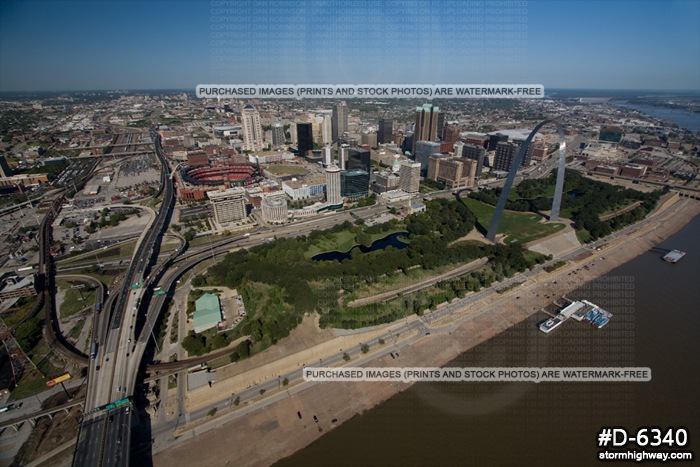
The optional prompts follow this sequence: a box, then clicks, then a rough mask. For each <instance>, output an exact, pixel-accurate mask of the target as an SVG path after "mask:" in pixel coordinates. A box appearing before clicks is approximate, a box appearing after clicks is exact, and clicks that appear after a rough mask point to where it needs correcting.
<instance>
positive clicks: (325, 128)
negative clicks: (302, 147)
mask: <svg viewBox="0 0 700 467" xmlns="http://www.w3.org/2000/svg"><path fill="white" fill-rule="evenodd" d="M332 142H333V124H332V122H331V116H330V115H328V114H326V115H324V116H323V123H321V144H331V143H332Z"/></svg>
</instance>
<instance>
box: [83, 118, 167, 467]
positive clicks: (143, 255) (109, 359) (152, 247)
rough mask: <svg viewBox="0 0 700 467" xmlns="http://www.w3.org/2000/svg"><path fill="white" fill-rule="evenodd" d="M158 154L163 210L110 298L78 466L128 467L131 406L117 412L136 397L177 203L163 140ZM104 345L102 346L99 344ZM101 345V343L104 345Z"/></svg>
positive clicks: (93, 362) (90, 386)
mask: <svg viewBox="0 0 700 467" xmlns="http://www.w3.org/2000/svg"><path fill="white" fill-rule="evenodd" d="M152 136H153V139H154V140H155V141H156V143H155V146H156V154H157V156H158V159H159V161H160V163H161V189H160V190H159V192H158V194H159V195H160V194H162V203H161V205H160V209H159V210H158V212H157V213H156V216H155V217H154V218H153V220H152V222H151V224H150V225H149V226H148V228H147V229H145V230H144V232H143V234H142V235H141V237H140V238H139V240H138V241H137V245H136V249H135V251H134V255H133V257H132V260H131V263H130V265H129V268H128V270H127V273H126V276H125V279H124V282H123V284H122V290H121V291H120V292H119V293H118V294H115V295H116V296H112V297H110V300H108V302H107V303H106V306H105V307H104V308H105V310H104V312H103V313H102V314H101V315H100V318H101V320H100V323H98V324H97V325H96V330H97V332H96V334H95V336H96V340H95V342H96V344H97V346H98V352H97V355H96V356H95V358H93V359H92V360H91V361H90V365H89V377H88V381H89V384H88V396H87V398H86V407H85V413H84V419H83V423H82V425H81V431H80V435H79V439H78V443H77V445H76V454H75V456H74V462H73V465H76V466H82V465H114V466H123V465H128V464H129V445H130V430H131V421H132V419H131V417H132V414H133V412H132V410H131V403H130V402H127V403H126V404H122V405H119V406H118V407H112V406H110V405H109V404H113V403H114V402H116V401H117V400H122V401H123V400H124V399H126V398H130V397H132V396H133V392H134V383H135V378H136V369H138V366H139V364H140V360H138V358H137V357H136V356H135V355H134V349H135V339H136V335H135V327H136V320H137V316H138V312H139V308H140V305H141V301H142V299H143V297H144V292H145V291H146V288H145V286H146V285H145V282H147V280H148V272H149V270H150V268H151V265H152V264H153V263H154V262H155V261H156V260H157V256H158V250H159V246H160V241H161V238H162V234H163V233H164V231H165V230H166V229H167V226H168V223H169V219H170V215H171V212H172V208H173V206H174V202H175V197H174V192H173V186H172V182H171V180H170V179H169V178H168V177H167V173H168V172H169V166H168V163H167V161H166V159H165V157H164V156H163V154H162V148H161V147H160V140H159V138H158V137H157V135H156V134H155V131H152ZM98 339H99V340H98ZM100 340H101V341H100Z"/></svg>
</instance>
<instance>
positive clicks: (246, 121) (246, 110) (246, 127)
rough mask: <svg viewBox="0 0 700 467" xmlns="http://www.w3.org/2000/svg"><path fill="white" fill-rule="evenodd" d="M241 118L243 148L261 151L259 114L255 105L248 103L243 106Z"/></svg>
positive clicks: (261, 134)
mask: <svg viewBox="0 0 700 467" xmlns="http://www.w3.org/2000/svg"><path fill="white" fill-rule="evenodd" d="M241 119H242V120H243V150H244V151H252V152H257V151H262V148H263V132H262V126H261V125H260V114H259V113H258V111H257V110H256V109H255V107H253V106H252V105H250V104H248V105H246V106H245V107H243V112H242V115H241Z"/></svg>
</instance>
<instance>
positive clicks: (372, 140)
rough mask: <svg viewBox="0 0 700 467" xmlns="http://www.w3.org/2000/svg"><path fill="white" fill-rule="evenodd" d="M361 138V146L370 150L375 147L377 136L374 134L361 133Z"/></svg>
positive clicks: (371, 132)
mask: <svg viewBox="0 0 700 467" xmlns="http://www.w3.org/2000/svg"><path fill="white" fill-rule="evenodd" d="M361 138H362V145H363V146H369V147H371V148H376V147H377V134H376V133H375V132H373V131H370V132H369V133H362V135H361Z"/></svg>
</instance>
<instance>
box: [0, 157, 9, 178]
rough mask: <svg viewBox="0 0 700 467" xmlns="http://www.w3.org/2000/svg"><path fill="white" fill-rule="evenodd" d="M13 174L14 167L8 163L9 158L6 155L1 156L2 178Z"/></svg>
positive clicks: (0, 174) (0, 170) (0, 172)
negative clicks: (11, 167)
mask: <svg viewBox="0 0 700 467" xmlns="http://www.w3.org/2000/svg"><path fill="white" fill-rule="evenodd" d="M11 175H12V169H10V166H9V165H7V159H5V156H0V178H5V177H9V176H11Z"/></svg>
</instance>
